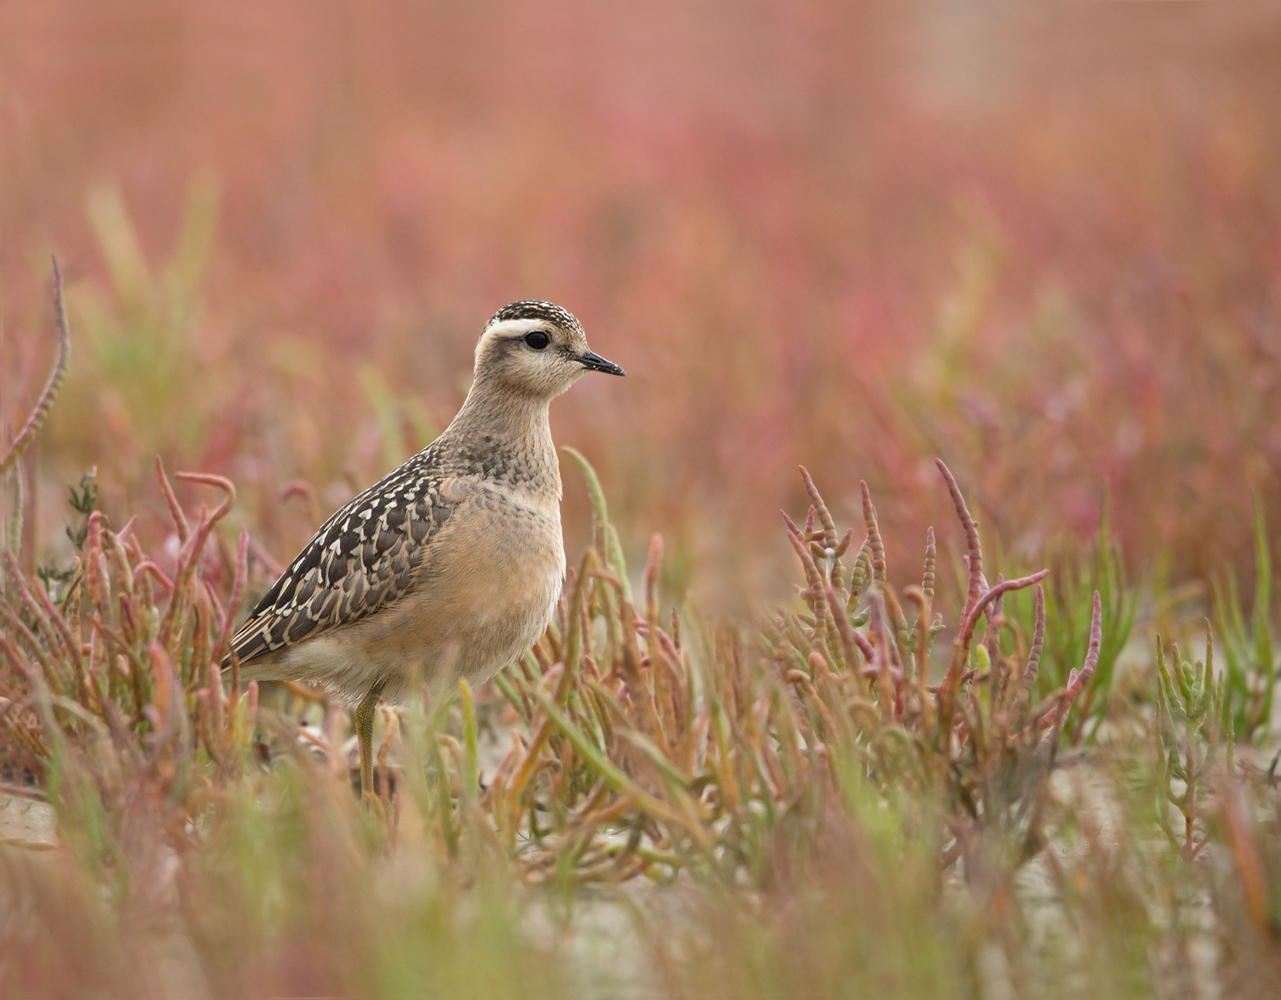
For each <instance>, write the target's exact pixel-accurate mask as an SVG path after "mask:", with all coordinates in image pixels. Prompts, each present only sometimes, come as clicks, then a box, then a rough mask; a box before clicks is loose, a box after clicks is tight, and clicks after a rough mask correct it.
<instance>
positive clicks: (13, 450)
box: [0, 257, 71, 481]
mask: <svg viewBox="0 0 1281 1000" xmlns="http://www.w3.org/2000/svg"><path fill="white" fill-rule="evenodd" d="M52 260H53V305H54V310H55V311H56V312H57V315H58V353H57V355H56V356H55V357H54V361H53V370H52V371H51V372H50V373H49V380H48V381H47V382H46V383H45V385H44V389H43V390H42V391H41V393H40V398H39V399H37V400H36V405H35V408H34V409H33V410H32V411H31V415H30V416H29V417H27V422H26V423H25V424H23V426H22V430H21V431H20V432H19V433H18V436H17V437H16V438H14V439H13V444H12V445H10V446H9V450H8V451H6V452H5V454H4V458H3V459H0V481H3V480H4V478H5V477H6V476H8V475H9V470H10V469H12V468H13V466H14V464H15V463H16V462H17V461H18V459H20V458H21V457H22V454H23V452H25V451H26V450H27V448H28V447H30V445H31V442H32V441H33V440H34V439H35V436H36V435H37V434H38V433H39V432H40V428H41V427H43V426H44V422H45V421H46V420H47V419H48V418H49V411H50V410H51V409H52V408H53V401H54V399H55V398H56V397H57V395H58V390H59V389H61V388H62V383H63V381H64V380H65V379H66V377H67V369H68V367H70V364H71V328H70V327H69V326H68V325H67V306H66V303H65V302H64V301H63V297H62V269H61V268H60V267H59V266H58V258H57V257H54V258H52Z"/></svg>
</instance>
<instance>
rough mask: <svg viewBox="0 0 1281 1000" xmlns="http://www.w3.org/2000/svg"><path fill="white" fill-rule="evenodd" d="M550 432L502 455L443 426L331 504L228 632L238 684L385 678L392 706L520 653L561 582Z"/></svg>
mask: <svg viewBox="0 0 1281 1000" xmlns="http://www.w3.org/2000/svg"><path fill="white" fill-rule="evenodd" d="M451 432H452V433H451ZM546 437H547V440H546V442H539V443H537V444H536V445H530V444H529V442H522V443H520V444H518V446H516V447H512V446H510V445H509V444H508V443H507V442H505V441H503V440H501V439H496V438H495V436H494V435H491V434H484V433H471V432H469V431H468V428H466V427H462V428H457V429H456V428H454V427H453V426H452V425H451V428H450V431H449V432H447V433H446V434H445V435H442V437H441V438H439V439H437V441H435V442H433V444H432V445H431V446H429V447H428V448H427V449H425V450H424V451H422V452H420V453H419V454H418V455H415V456H414V457H413V458H412V459H410V460H409V461H408V462H406V463H405V464H404V465H402V466H400V467H399V468H397V469H396V470H394V471H393V472H392V473H390V474H389V475H388V476H386V477H384V478H383V479H382V480H380V481H379V482H378V483H375V484H374V485H373V486H371V487H370V488H369V489H367V490H365V491H364V492H363V493H361V494H359V495H358V496H356V497H355V498H354V499H352V500H351V501H350V502H349V503H347V504H346V505H345V506H344V507H342V508H341V509H339V510H338V511H337V512H336V513H334V514H333V515H332V516H331V517H330V518H329V519H328V520H327V521H326V522H325V523H324V524H323V525H322V526H321V527H320V529H319V530H318V531H317V532H316V534H315V535H314V536H313V537H312V539H311V540H310V541H309V542H308V543H307V544H306V545H305V546H304V547H303V549H302V551H301V552H300V553H299V554H298V556H297V557H296V558H295V559H294V560H293V562H292V563H291V564H290V565H289V567H288V568H287V569H286V570H285V572H284V573H283V574H281V576H280V579H278V580H277V581H276V582H275V584H273V586H272V587H271V589H270V590H269V591H268V592H267V593H266V594H265V595H264V596H263V598H262V600H261V601H259V603H258V605H257V607H255V609H254V610H253V612H252V613H251V614H250V615H249V617H248V619H247V620H246V621H245V623H244V624H243V625H242V626H241V627H240V629H239V630H238V631H237V633H236V635H235V637H234V639H233V641H232V650H233V651H234V653H235V655H236V656H237V657H238V658H239V659H240V662H241V664H242V676H243V677H245V678H246V679H253V678H255V677H257V678H259V679H264V680H271V679H288V678H295V677H306V678H308V679H311V680H314V681H317V682H319V683H322V684H325V685H328V686H330V687H332V688H334V689H335V690H337V691H338V692H340V693H343V694H346V695H349V696H350V697H353V698H356V697H360V696H361V695H363V693H364V691H365V690H367V689H368V687H369V686H370V685H372V684H373V683H375V682H382V683H383V684H384V685H385V689H386V697H388V698H389V699H394V698H395V697H396V694H397V690H396V689H401V690H400V694H401V696H402V697H403V696H407V695H408V694H409V693H410V692H411V691H412V688H413V687H414V686H415V682H416V681H417V680H422V679H425V680H429V681H432V682H434V684H435V685H447V684H449V683H452V681H453V680H455V679H456V678H457V677H459V676H467V677H469V678H470V679H472V680H473V681H480V680H483V679H485V678H486V677H488V676H489V675H490V674H492V673H493V672H494V671H496V670H497V669H499V668H500V667H501V666H503V665H504V664H505V663H506V662H507V661H508V660H510V659H512V658H514V657H515V656H517V655H519V654H520V652H522V651H523V649H524V648H527V647H528V646H529V645H530V644H531V643H532V642H534V641H535V640H536V639H537V638H538V635H539V634H540V633H541V631H542V629H543V628H544V627H545V626H546V622H547V619H548V618H549V617H550V613H551V610H552V608H553V607H554V605H555V601H556V599H557V597H558V595H559V591H560V584H561V580H562V579H563V576H564V565H565V563H564V549H563V543H562V539H561V529H560V507H559V495H560V477H559V472H558V470H557V469H556V467H555V453H554V450H552V448H551V441H550V433H547V435H546ZM549 461H550V463H551V464H550V468H549V467H548V462H549Z"/></svg>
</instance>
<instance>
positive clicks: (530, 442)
mask: <svg viewBox="0 0 1281 1000" xmlns="http://www.w3.org/2000/svg"><path fill="white" fill-rule="evenodd" d="M549 402H550V400H548V399H545V398H542V397H538V396H530V395H526V394H523V393H515V392H512V391H511V390H510V389H507V388H505V387H503V386H501V385H498V384H495V383H493V382H490V381H488V380H484V379H477V380H476V381H475V382H474V383H473V384H472V387H471V390H470V391H469V392H468V393H467V399H466V401H465V402H464V403H463V406H462V409H460V410H459V411H458V415H457V416H455V417H454V419H453V421H452V422H451V423H450V425H449V427H448V428H446V430H445V433H444V434H442V435H441V437H442V438H445V437H448V438H449V439H450V443H451V445H452V448H451V450H452V451H453V453H454V454H455V455H457V456H458V457H459V459H460V460H461V462H462V463H463V465H464V466H465V471H467V472H469V473H471V474H474V475H480V476H483V477H485V478H492V479H496V480H498V481H500V482H506V483H507V485H510V486H513V487H517V488H523V489H525V490H532V491H537V490H538V484H540V483H542V484H547V486H548V487H551V488H552V489H553V491H554V493H555V498H556V499H557V500H559V499H560V469H559V464H558V463H557V460H556V446H555V445H554V444H553V443H552V432H551V424H550V422H549V420H548V413H547V409H548V404H549ZM460 471H462V470H460Z"/></svg>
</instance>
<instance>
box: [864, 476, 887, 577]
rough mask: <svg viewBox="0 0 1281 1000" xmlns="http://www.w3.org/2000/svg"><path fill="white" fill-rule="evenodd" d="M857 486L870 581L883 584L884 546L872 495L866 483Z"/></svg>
mask: <svg viewBox="0 0 1281 1000" xmlns="http://www.w3.org/2000/svg"><path fill="white" fill-rule="evenodd" d="M858 485H859V488H860V489H861V490H862V492H863V520H864V521H865V522H866V523H867V540H868V543H869V544H870V546H871V549H872V579H873V580H877V581H879V582H880V583H885V582H886V576H885V544H884V543H883V542H882V541H881V529H880V527H879V526H878V525H877V523H876V508H875V507H873V506H872V493H871V491H870V490H868V488H867V483H866V482H862V481H860V482H859V484H858Z"/></svg>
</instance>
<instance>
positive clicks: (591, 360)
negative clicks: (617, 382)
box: [574, 351, 627, 375]
mask: <svg viewBox="0 0 1281 1000" xmlns="http://www.w3.org/2000/svg"><path fill="white" fill-rule="evenodd" d="M574 360H575V361H577V362H578V363H579V364H580V365H582V366H583V367H584V368H590V369H591V370H592V371H594V372H604V373H605V374H606V375H626V374H627V372H625V371H623V369H621V368H619V367H618V365H616V364H614V362H612V361H606V360H605V359H604V358H602V357H601V356H600V355H599V354H593V353H592V352H591V351H588V352H587V353H586V354H580V355H579V356H578V357H577V358H575V359H574Z"/></svg>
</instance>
